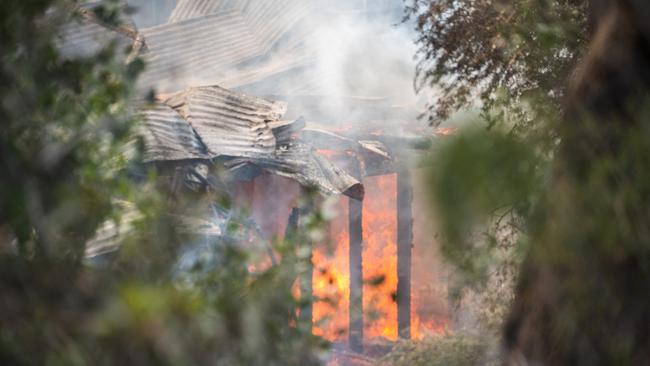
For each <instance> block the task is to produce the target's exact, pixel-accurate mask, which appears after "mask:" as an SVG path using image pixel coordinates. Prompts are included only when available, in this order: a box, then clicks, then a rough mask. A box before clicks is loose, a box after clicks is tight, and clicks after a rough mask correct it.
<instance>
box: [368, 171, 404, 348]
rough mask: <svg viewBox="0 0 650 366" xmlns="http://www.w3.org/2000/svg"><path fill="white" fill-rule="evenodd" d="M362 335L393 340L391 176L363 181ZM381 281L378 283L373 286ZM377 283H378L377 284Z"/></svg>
mask: <svg viewBox="0 0 650 366" xmlns="http://www.w3.org/2000/svg"><path fill="white" fill-rule="evenodd" d="M364 184H365V187H366V195H365V199H364V203H363V234H364V235H363V236H364V237H363V241H364V246H363V277H364V282H365V284H364V288H363V307H364V335H365V336H366V337H368V338H376V337H384V338H387V339H390V340H395V339H397V302H396V300H395V299H396V291H397V211H396V202H397V180H396V175H395V174H390V175H382V176H376V177H369V178H366V179H365V180H364ZM381 278H383V281H381V282H380V283H373V282H374V281H375V280H376V279H381ZM377 282H379V281H377Z"/></svg>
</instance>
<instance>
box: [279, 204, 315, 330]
mask: <svg viewBox="0 0 650 366" xmlns="http://www.w3.org/2000/svg"><path fill="white" fill-rule="evenodd" d="M308 213H309V208H302V209H301V208H297V207H294V208H293V209H292V210H291V214H290V215H289V221H288V222H287V228H286V230H285V239H286V240H296V241H297V246H298V247H307V248H309V254H308V256H309V261H308V267H307V270H306V271H305V273H303V274H302V276H300V278H299V279H298V281H299V284H300V297H301V298H303V299H308V300H309V301H310V302H309V303H308V304H307V305H305V306H303V307H302V308H301V309H300V316H299V318H298V321H299V323H300V324H301V326H302V327H304V329H305V330H307V331H308V332H310V333H311V330H312V325H313V324H312V314H313V305H312V303H311V301H312V300H313V283H312V282H313V276H314V266H313V263H312V258H311V257H312V256H311V253H312V245H311V242H302V241H303V240H305V239H306V238H305V237H302V236H300V235H298V228H299V226H300V221H301V220H302V219H303V217H304V216H306V215H307V214H308Z"/></svg>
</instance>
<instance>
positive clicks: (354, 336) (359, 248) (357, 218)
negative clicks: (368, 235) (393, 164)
mask: <svg viewBox="0 0 650 366" xmlns="http://www.w3.org/2000/svg"><path fill="white" fill-rule="evenodd" d="M356 168H357V169H356V170H357V172H358V173H360V170H361V169H360V167H359V166H358V165H357V167H356ZM359 175H360V174H359ZM348 223H349V228H348V232H349V239H350V247H349V250H350V252H349V259H350V295H349V296H350V298H349V301H350V309H349V310H350V311H349V316H350V319H349V332H350V335H349V345H350V349H351V350H352V351H355V352H363V201H362V200H356V199H353V198H349V201H348Z"/></svg>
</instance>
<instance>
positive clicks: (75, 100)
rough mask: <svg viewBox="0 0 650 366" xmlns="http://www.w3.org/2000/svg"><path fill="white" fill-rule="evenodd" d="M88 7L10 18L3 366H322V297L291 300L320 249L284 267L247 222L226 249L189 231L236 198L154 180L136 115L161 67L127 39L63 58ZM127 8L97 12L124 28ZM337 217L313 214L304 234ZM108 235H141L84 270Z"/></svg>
mask: <svg viewBox="0 0 650 366" xmlns="http://www.w3.org/2000/svg"><path fill="white" fill-rule="evenodd" d="M76 6H77V3H76V2H69V1H57V0H25V1H8V2H6V3H3V5H2V6H1V7H0V38H1V39H2V43H1V44H0V58H1V60H0V118H1V119H2V128H1V130H0V171H1V172H2V179H0V314H1V315H0V364H2V365H117V364H119V365H139V366H142V365H187V364H194V365H214V364H217V365H262V364H263V365H311V364H318V359H317V355H318V352H319V350H321V349H323V347H324V343H323V342H322V341H320V340H319V339H317V338H315V337H313V336H312V335H311V332H310V330H309V329H308V327H306V326H305V325H304V324H302V323H301V322H299V320H298V318H297V315H296V311H297V309H300V308H301V307H304V306H307V305H308V304H309V301H310V299H309V298H303V299H301V300H297V299H295V298H294V295H293V294H292V291H291V289H292V286H293V285H294V283H295V282H296V279H297V278H299V277H301V276H304V274H305V273H306V271H307V269H308V268H309V265H308V263H309V260H310V258H309V256H308V255H306V254H305V253H308V251H307V252H306V251H305V250H302V249H300V248H301V247H302V246H303V245H302V244H300V245H298V244H296V243H306V242H308V241H309V240H311V239H310V238H308V237H305V236H300V235H299V236H296V237H295V238H293V239H292V241H291V242H278V243H273V251H274V253H275V256H276V257H277V258H280V260H279V261H278V262H277V263H276V264H274V265H269V264H268V257H269V255H268V253H269V252H268V247H267V246H264V250H263V251H262V250H260V249H256V248H252V247H250V246H249V244H250V243H251V240H250V238H249V236H250V235H249V233H248V234H247V229H246V223H245V222H243V220H242V219H241V217H240V216H239V215H232V216H230V217H229V219H228V220H229V222H228V223H226V225H224V227H225V232H224V233H223V235H220V236H201V235H196V234H193V233H191V232H190V233H188V232H185V231H183V230H180V229H179V228H180V227H181V223H179V218H180V217H183V215H187V214H188V213H196V212H204V211H201V210H202V209H204V208H205V207H206V206H208V205H217V206H219V207H222V208H224V209H227V208H229V203H228V196H227V194H226V193H225V192H220V191H212V192H210V193H208V194H205V195H203V196H201V197H197V196H196V195H191V194H178V193H175V192H172V191H171V189H170V187H168V186H166V185H165V184H161V183H160V180H159V179H158V173H157V172H156V171H155V170H149V169H148V168H143V165H142V164H141V161H140V160H139V159H140V158H139V157H140V155H141V154H140V153H141V144H140V143H139V142H138V140H137V138H136V135H135V133H134V132H135V128H134V127H135V126H137V123H138V120H137V119H135V118H134V117H133V113H132V108H133V104H132V102H133V99H134V97H135V94H134V91H133V90H134V88H133V86H134V83H135V81H136V79H137V75H138V74H139V72H140V71H141V70H142V69H143V67H144V66H145V65H144V63H143V61H142V60H141V59H140V58H139V57H138V55H137V54H136V53H134V52H135V50H133V49H131V48H129V49H123V48H122V47H121V46H119V42H117V41H116V40H114V41H111V42H108V43H107V44H104V45H102V47H100V48H99V49H98V50H97V51H96V52H94V53H93V54H91V55H87V56H78V57H74V58H71V57H63V56H62V55H61V54H60V53H59V50H58V48H57V42H59V40H60V38H59V37H60V29H61V27H62V26H63V25H64V24H66V23H68V22H75V21H82V20H81V17H80V15H79V14H78V13H77V7H76ZM123 10H124V9H123V8H122V6H121V5H120V3H119V2H118V1H105V2H102V3H101V4H100V5H98V6H97V7H93V8H92V13H93V16H95V17H97V19H98V20H99V21H101V22H102V24H104V25H107V26H108V27H109V28H110V27H111V26H115V25H117V24H119V23H120V22H121V21H122V11H123ZM134 172H137V174H135V175H137V176H138V177H140V178H139V179H133V178H134ZM305 205H307V203H305ZM322 220H323V218H322V215H320V213H319V212H318V210H313V213H312V215H309V216H308V217H306V220H304V223H303V224H302V225H305V228H301V229H300V230H299V231H300V232H305V233H309V232H313V231H314V230H317V229H318V227H320V225H321V223H322ZM106 223H114V224H116V225H117V226H118V227H123V228H128V230H123V231H119V235H118V236H117V237H116V238H114V239H115V240H118V241H119V242H120V244H121V249H120V250H119V251H118V252H116V253H113V254H107V255H105V256H103V257H102V258H101V259H98V260H93V261H87V260H84V250H85V246H86V243H87V242H88V241H89V240H90V239H92V238H93V237H94V236H95V234H96V232H97V231H98V229H99V228H101V227H103V226H104V225H106ZM251 268H254V269H255V270H251Z"/></svg>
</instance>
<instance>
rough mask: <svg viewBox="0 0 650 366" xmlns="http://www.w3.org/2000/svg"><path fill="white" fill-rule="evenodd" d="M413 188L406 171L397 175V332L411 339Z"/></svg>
mask: <svg viewBox="0 0 650 366" xmlns="http://www.w3.org/2000/svg"><path fill="white" fill-rule="evenodd" d="M412 202H413V188H412V186H411V176H410V172H409V171H408V170H407V169H403V170H400V171H399V172H398V173H397V332H398V334H399V336H400V338H404V339H410V338H411V249H412V246H413V212H412Z"/></svg>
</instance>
